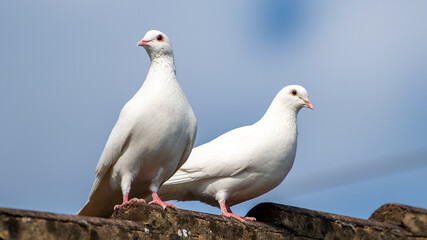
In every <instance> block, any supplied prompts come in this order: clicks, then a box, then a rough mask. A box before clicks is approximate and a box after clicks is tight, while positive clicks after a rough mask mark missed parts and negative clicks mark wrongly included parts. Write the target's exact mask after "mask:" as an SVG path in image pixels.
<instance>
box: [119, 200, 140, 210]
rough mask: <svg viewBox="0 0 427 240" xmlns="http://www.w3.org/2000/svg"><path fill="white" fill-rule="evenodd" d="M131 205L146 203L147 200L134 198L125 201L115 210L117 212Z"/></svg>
mask: <svg viewBox="0 0 427 240" xmlns="http://www.w3.org/2000/svg"><path fill="white" fill-rule="evenodd" d="M130 203H145V200H144V199H139V198H132V199H131V200H129V201H123V203H122V204H117V205H116V206H114V210H117V209H119V208H121V207H123V206H126V205H128V204H130Z"/></svg>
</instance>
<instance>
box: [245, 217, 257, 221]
mask: <svg viewBox="0 0 427 240" xmlns="http://www.w3.org/2000/svg"><path fill="white" fill-rule="evenodd" d="M243 219H245V220H248V221H256V218H254V217H244V218H243Z"/></svg>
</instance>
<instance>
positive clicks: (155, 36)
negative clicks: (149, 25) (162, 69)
mask: <svg viewBox="0 0 427 240" xmlns="http://www.w3.org/2000/svg"><path fill="white" fill-rule="evenodd" d="M137 46H141V47H143V48H145V50H146V51H147V53H148V55H150V58H151V59H154V58H156V57H160V56H164V55H168V56H173V52H172V46H171V44H170V42H169V38H168V37H167V36H166V35H165V34H164V33H162V32H160V31H157V30H151V31H148V32H147V33H146V34H145V36H144V37H143V38H142V39H141V40H140V41H139V42H138V43H137Z"/></svg>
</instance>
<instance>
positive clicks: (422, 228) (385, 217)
mask: <svg viewBox="0 0 427 240" xmlns="http://www.w3.org/2000/svg"><path fill="white" fill-rule="evenodd" d="M369 220H376V221H381V222H385V223H390V224H394V225H397V226H399V227H401V228H403V229H405V230H406V231H408V232H411V233H412V235H413V236H416V237H426V236H427V209H422V208H416V207H411V206H407V205H402V204H398V203H387V204H384V205H382V206H381V207H380V208H378V209H377V210H375V212H374V213H372V215H371V216H370V217H369Z"/></svg>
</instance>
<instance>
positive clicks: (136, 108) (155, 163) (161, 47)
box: [77, 30, 196, 217]
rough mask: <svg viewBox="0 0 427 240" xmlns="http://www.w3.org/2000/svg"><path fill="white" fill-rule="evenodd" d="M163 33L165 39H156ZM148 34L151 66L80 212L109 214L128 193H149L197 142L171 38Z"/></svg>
mask: <svg viewBox="0 0 427 240" xmlns="http://www.w3.org/2000/svg"><path fill="white" fill-rule="evenodd" d="M159 34H162V36H163V37H164V39H163V41H158V42H156V36H158V35H159ZM144 39H148V40H152V41H151V42H150V43H149V44H147V45H149V46H145V45H144V47H145V48H146V50H147V53H148V54H149V56H150V59H151V66H150V69H149V71H148V74H147V77H146V79H145V81H144V84H143V85H142V87H141V88H140V89H139V91H138V92H137V93H136V94H135V96H133V98H132V99H130V100H129V102H127V103H126V105H125V106H124V107H123V109H122V111H121V113H120V116H119V119H118V120H117V123H116V125H115V126H114V128H113V130H112V132H111V134H110V137H109V138H108V141H107V143H106V145H105V148H104V151H103V153H102V155H101V157H100V159H99V162H98V165H97V167H96V171H95V173H96V179H95V182H94V185H93V187H92V190H91V192H90V195H89V199H88V201H87V203H86V205H85V206H84V207H83V208H82V209H81V210H80V211H79V212H78V213H77V214H78V215H86V216H99V217H108V216H110V215H111V213H112V212H113V207H114V205H115V204H119V203H121V199H122V197H123V195H124V194H125V193H126V192H129V197H130V198H131V197H146V196H147V195H148V194H150V192H152V191H156V190H157V189H158V188H159V187H160V185H161V184H162V183H163V182H164V181H166V180H167V179H168V178H170V176H172V175H173V174H174V172H175V171H176V170H177V169H178V168H179V167H180V166H181V165H182V164H183V163H184V162H185V161H186V159H187V158H188V156H189V154H190V152H191V149H192V147H193V144H194V140H195V136H196V118H195V116H194V113H193V110H192V109H191V106H190V104H189V103H188V101H187V98H186V97H185V95H184V93H183V91H182V89H181V87H180V86H179V84H178V82H177V80H176V75H175V64H174V58H173V53H172V48H171V45H170V42H169V39H168V38H167V36H166V35H164V34H163V33H161V32H159V31H155V30H152V31H149V32H147V34H146V35H145V36H144ZM144 39H143V40H144Z"/></svg>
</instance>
